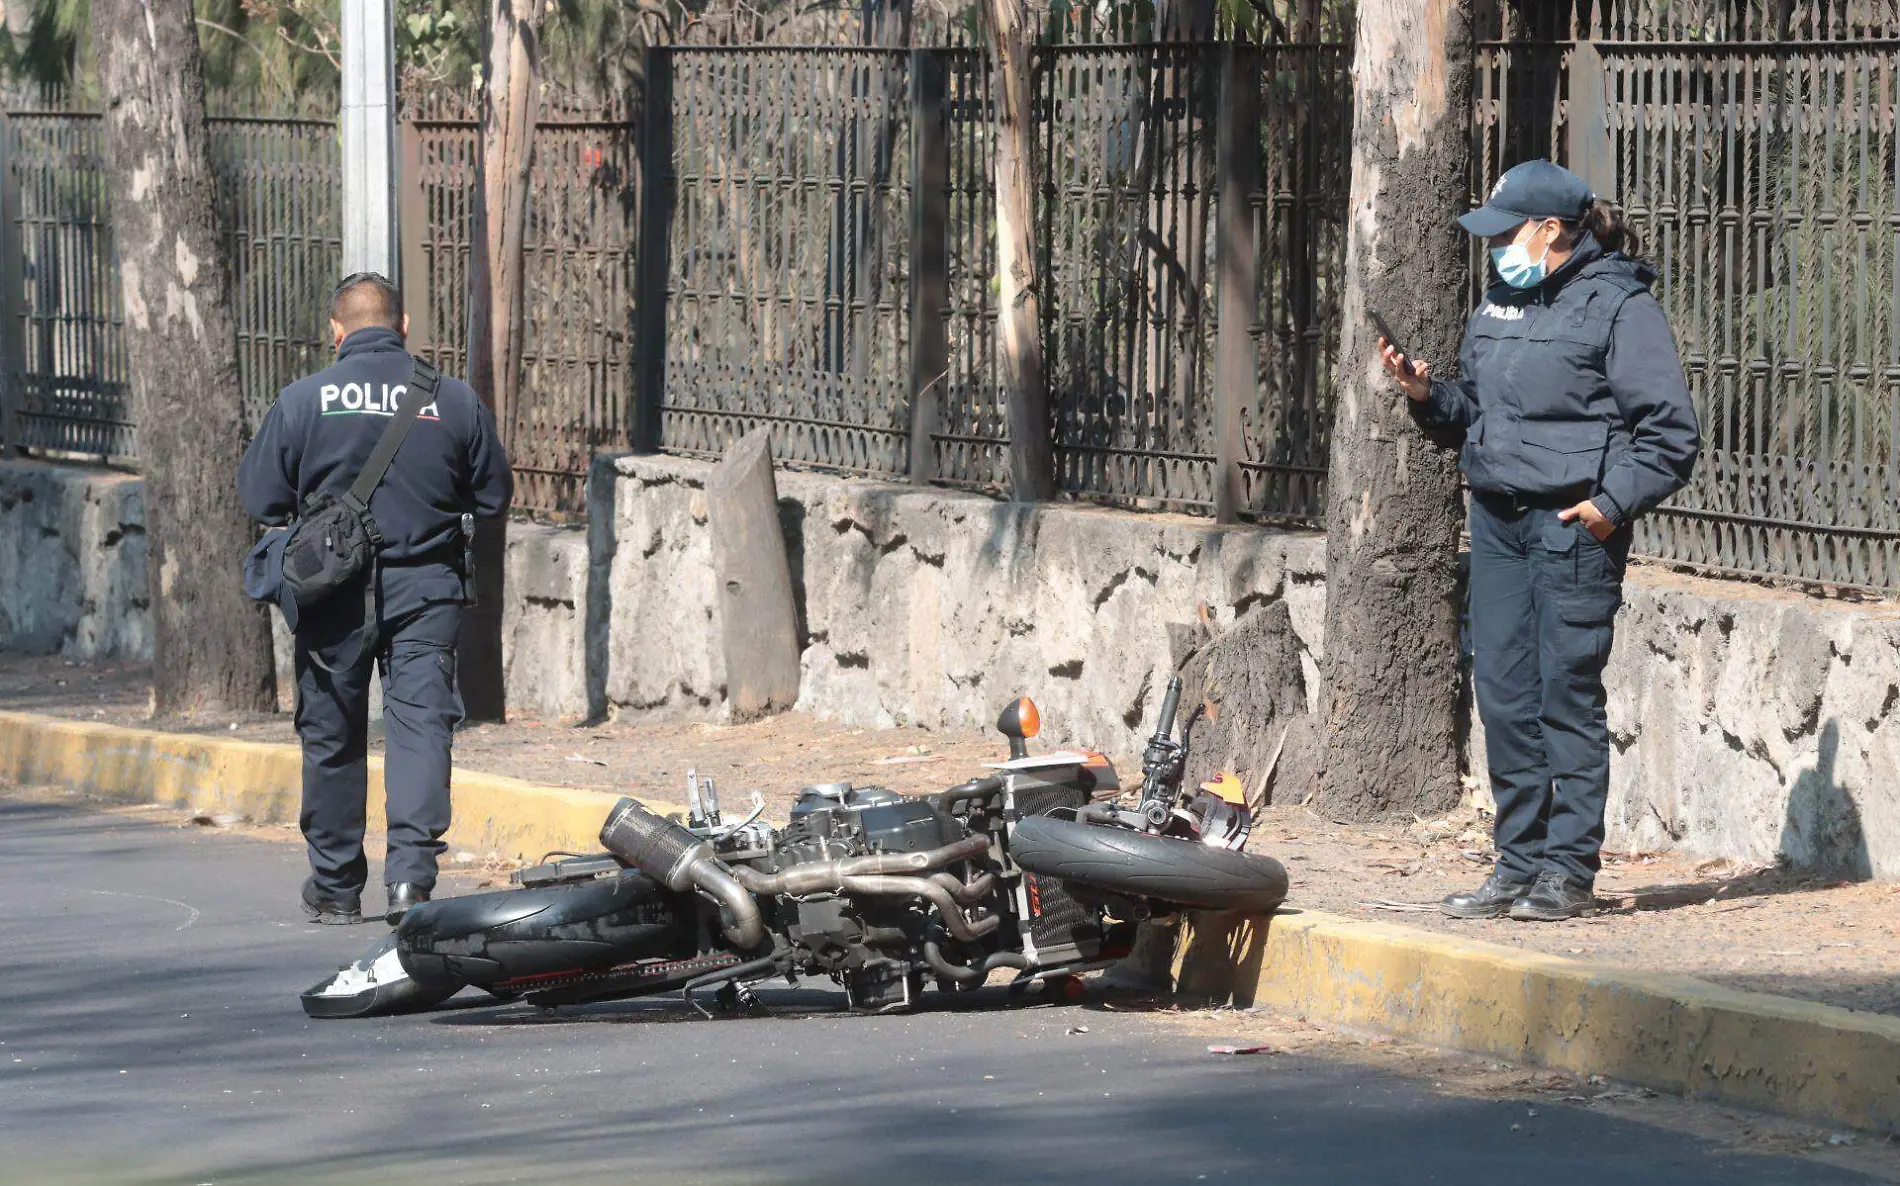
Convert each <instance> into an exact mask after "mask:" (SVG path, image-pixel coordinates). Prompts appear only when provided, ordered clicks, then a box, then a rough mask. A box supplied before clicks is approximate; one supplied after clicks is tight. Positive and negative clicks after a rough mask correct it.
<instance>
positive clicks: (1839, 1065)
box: [0, 712, 1900, 1134]
mask: <svg viewBox="0 0 1900 1186" xmlns="http://www.w3.org/2000/svg"><path fill="white" fill-rule="evenodd" d="M300 768H301V766H300V757H299V755H298V751H297V749H296V747H294V746H288V745H274V744H265V743H259V742H249V741H238V740H230V739H224V738H219V737H214V736H200V735H185V734H171V733H161V732H156V731H152V730H143V729H128V728H123V727H119V726H113V725H101V724H89V723H81V722H72V721H64V720H57V719H54V718H50V717H40V716H34V715H30V714H24V713H3V712H0V779H4V780H8V781H12V782H17V783H20V784H24V785H44V784H51V785H56V786H63V787H68V788H71V789H75V790H83V791H86V792H89V793H91V794H95V795H99V796H101V797H104V798H107V799H116V800H121V801H131V802H157V803H165V804H170V805H174V806H187V807H190V808H192V809H194V810H198V811H205V812H210V813H218V812H231V813H234V814H238V815H242V816H245V817H247V818H249V819H250V820H252V821H253V822H256V823H282V822H294V821H295V819H296V815H297V798H298V790H297V788H298V786H299V781H300ZM371 780H372V794H371V804H372V812H373V815H372V826H373V827H377V826H380V816H377V815H375V814H374V812H375V811H376V805H377V801H378V800H379V799H380V795H379V794H377V793H376V790H377V787H378V786H380V780H381V765H380V763H377V762H372V767H371ZM455 795H456V807H455V827H454V829H453V830H452V831H451V833H450V835H449V842H450V843H451V844H452V845H454V846H456V847H458V848H464V849H470V850H474V851H478V852H498V853H500V854H502V855H504V856H520V857H525V858H530V859H532V858H533V857H536V856H538V855H539V854H540V853H542V852H546V851H549V850H553V849H580V850H586V849H591V848H593V847H595V846H596V839H595V837H596V835H597V833H598V830H599V827H600V822H601V818H602V816H603V814H604V810H605V807H606V805H607V803H608V802H609V800H608V799H606V798H605V797H604V796H602V795H601V794H599V793H597V792H590V791H574V790H566V789H560V788H551V787H543V786H536V785H534V784H532V783H528V782H524V781H521V780H519V779H511V778H502V777H497V776H493V775H481V774H472V773H466V772H462V771H458V772H457V773H456V775H455ZM1195 924H1196V925H1194V926H1192V927H1191V928H1190V934H1189V935H1188V936H1187V941H1186V942H1185V943H1183V944H1182V945H1181V951H1180V955H1179V957H1178V963H1177V973H1178V979H1179V982H1180V987H1181V989H1182V991H1183V992H1184V993H1187V994H1190V995H1194V996H1200V997H1209V996H1212V997H1217V998H1222V999H1231V1000H1233V1001H1235V1002H1236V1003H1237V1004H1242V1005H1250V1004H1260V1005H1266V1006H1270V1007H1272V1008H1274V1009H1276V1010H1281V1011H1284V1012H1287V1013H1291V1014H1294V1015H1297V1016H1301V1017H1305V1018H1308V1019H1311V1020H1315V1021H1323V1022H1328V1023H1333V1024H1340V1025H1347V1026H1353V1027H1358V1028H1363V1029H1370V1030H1377V1031H1381V1032H1384V1033H1390V1034H1393V1035H1396V1036H1400V1037H1405V1038H1410V1039H1414V1040H1418V1041H1423V1042H1428V1043H1432V1044H1436V1045H1441V1046H1446V1047H1450V1048H1454V1049H1459V1050H1466V1051H1471V1052H1474V1053H1483V1054H1488V1055H1492V1056H1496V1057H1500V1058H1505V1059H1509V1060H1511V1061H1514V1062H1524V1063H1537V1064H1543V1065H1549V1066H1554V1067H1562V1068H1565V1069H1569V1070H1574V1071H1578V1072H1582V1073H1586V1074H1601V1075H1605V1076H1608V1077H1613V1078H1617V1079H1621V1080H1626V1081H1629V1082H1632V1083H1636V1084H1640V1085H1642V1086H1646V1087H1651V1088H1655V1089H1657V1090H1660V1091H1669V1092H1675V1093H1680V1094H1686V1095H1694V1096H1698V1097H1703V1098H1707V1099H1712V1100H1718V1101H1722V1102H1726V1103H1733V1104H1738V1105H1742V1106H1746V1107H1752V1108H1760V1109H1764V1110H1769V1111H1775V1112H1781V1113H1785V1114H1788V1115H1792V1116H1799V1117H1803V1118H1806V1119H1811V1120H1818V1121H1822V1122H1825V1123H1829V1124H1836V1125H1845V1126H1851V1127H1855V1128H1860V1129H1865V1130H1870V1131H1873V1132H1876V1133H1881V1134H1891V1133H1894V1132H1900V1018H1896V1017H1889V1016H1883V1015H1876V1014H1867V1013H1859V1012H1854V1011H1850V1010H1846V1009H1839V1008H1834V1007H1831V1006H1827V1005H1819V1004H1813V1003H1809V1002H1805V1001H1797V1000H1792V999H1789V998H1785V997H1778V996H1772V995H1768V994H1764V993H1752V992H1743V991H1738V990H1734V989H1728V988H1723V987H1721V986H1718V985H1714V984H1709V983H1707V982H1704V981H1700V980H1695V979H1692V978H1689V977H1682V976H1666V975H1657V974H1653V973H1645V972H1639V971H1629V970H1625V969H1621V968H1616V967H1611V966H1606V965H1594V964H1590V963H1586V962H1583V961H1578V960H1567V959H1559V958H1556V957H1553V956H1548V955H1541V954H1535V953H1528V952H1523V951H1518V950H1514V949H1512V948H1508V947H1503V946H1500V945H1496V944H1490V943H1480V942H1474V941H1471V940H1466V939H1459V938H1454V937H1447V936H1443V935H1435V934H1430V933H1427V932H1423V931H1418V930H1415V929H1412V928H1408V927H1401V926H1394V925H1390V924H1384V923H1376V922H1365V921H1359V920H1354V919H1348V918H1342V917H1337V916H1333V915H1327V914H1323V913H1320V912H1316V911H1299V910H1289V911H1284V912H1282V913H1281V914H1279V915H1276V916H1275V917H1273V918H1270V919H1248V918H1236V917H1229V916H1205V917H1201V918H1199V919H1196V920H1195Z"/></svg>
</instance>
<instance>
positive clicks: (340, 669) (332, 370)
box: [238, 272, 514, 925]
mask: <svg viewBox="0 0 1900 1186" xmlns="http://www.w3.org/2000/svg"><path fill="white" fill-rule="evenodd" d="M330 333H331V334H332V336H333V337H334V339H335V343H336V349H337V360H336V363H335V364H334V365H332V366H331V367H329V368H328V369H327V370H324V371H321V372H319V373H318V374H316V375H313V376H311V377H310V378H307V379H303V380H300V381H298V382H296V383H292V384H291V385H290V386H289V387H286V388H284V390H283V391H282V392H281V393H280V394H279V395H278V397H277V402H276V404H274V405H273V406H272V407H271V410H270V414H269V415H268V416H266V417H265V418H264V424H263V427H262V428H260V429H259V430H258V434H257V438H256V439H255V440H253V441H252V442H251V447H250V449H249V450H248V451H247V452H246V453H245V455H244V461H243V464H242V465H241V466H240V467H239V470H238V493H239V495H240V496H241V497H242V498H243V500H244V506H245V508H246V509H247V510H248V511H249V512H250V513H251V515H252V517H254V518H256V519H258V520H260V521H262V522H264V523H266V524H270V525H272V526H277V525H281V524H283V523H285V522H287V521H288V520H290V519H291V518H292V517H293V516H295V515H296V514H297V513H298V511H299V508H301V507H302V506H303V505H304V500H305V499H306V498H307V497H308V496H310V495H311V494H314V493H317V492H326V493H329V494H332V495H339V494H341V493H342V492H343V491H344V490H345V489H346V488H347V487H348V486H349V485H350V484H351V483H352V482H353V481H354V480H355V479H356V477H357V475H358V473H359V472H360V471H361V470H362V469H363V468H364V463H365V462H366V461H367V460H368V459H369V456H370V453H371V451H372V450H373V449H374V448H375V447H376V442H377V439H378V438H379V437H381V435H382V432H383V429H384V427H385V426H386V425H388V424H389V422H390V417H392V416H393V415H394V414H395V412H396V410H397V409H398V408H400V407H401V406H402V401H403V397H404V394H405V392H406V391H407V389H408V383H409V380H410V377H411V374H412V370H411V367H412V365H413V361H412V359H411V358H410V356H409V353H408V351H407V350H405V349H404V345H403V343H404V341H405V339H406V338H407V337H408V333H409V318H408V316H407V315H406V314H405V313H404V312H403V309H402V294H401V293H400V292H399V291H398V290H397V289H396V287H395V285H393V284H391V283H390V282H389V281H388V280H387V279H385V278H383V277H382V276H379V275H376V274H375V273H373V272H359V273H357V274H356V275H353V276H350V277H348V278H346V279H345V280H344V281H343V282H342V283H341V284H339V285H337V288H336V293H335V295H334V297H333V298H332V300H331V306H330ZM513 492H514V479H513V476H512V474H511V473H510V472H509V468H508V458H507V456H506V455H505V454H504V453H503V451H502V447H501V442H500V440H499V438H498V437H497V436H496V433H495V421H494V416H493V414H492V413H491V412H490V411H489V410H488V408H487V407H485V406H484V405H483V404H482V402H481V401H480V400H479V399H477V398H476V396H475V392H474V391H473V390H472V389H471V388H470V387H469V386H468V384H466V383H463V382H460V381H458V380H455V379H450V378H447V377H444V378H443V379H442V380H441V384H440V386H439V388H438V390H437V393H436V398H435V401H434V402H433V403H431V404H430V405H428V406H427V407H424V408H422V409H421V410H420V411H419V412H418V413H417V416H416V420H415V423H414V425H413V426H412V428H411V430H410V431H409V434H408V435H407V436H406V437H405V438H403V442H402V446H401V448H400V449H399V450H398V451H397V453H396V456H395V460H394V461H393V462H392V463H391V465H390V467H389V470H388V473H387V474H386V475H385V476H384V477H383V480H382V482H381V483H380V484H379V485H378V486H377V487H376V490H375V492H374V493H373V494H372V495H371V496H370V499H369V508H370V514H371V515H372V516H373V518H374V519H375V522H376V526H377V528H378V530H379V531H380V532H381V534H382V537H383V540H384V546H383V549H382V551H381V554H380V559H381V563H380V565H379V566H376V567H372V569H371V570H370V571H371V575H370V577H369V579H370V580H372V581H376V582H377V584H378V586H379V587H377V588H376V589H375V590H374V605H375V607H376V610H375V612H376V614H377V619H378V625H379V627H380V632H379V636H378V637H379V642H378V645H377V647H376V648H375V652H374V653H373V654H372V653H370V652H369V651H368V650H366V648H364V647H363V645H362V638H363V633H362V631H363V627H364V625H365V623H364V620H363V619H364V615H365V614H366V613H367V612H369V611H368V610H367V609H366V607H365V598H364V597H363V596H360V595H359V596H350V595H347V594H346V595H341V596H337V597H334V598H332V599H330V600H328V601H326V602H325V603H324V604H323V605H322V606H321V607H320V608H319V609H318V611H317V612H315V613H310V612H305V613H303V614H301V615H299V620H298V621H296V622H294V623H292V625H293V629H294V630H295V632H296V639H297V647H296V664H297V735H298V736H299V737H300V738H301V739H302V741H303V813H302V819H301V823H302V825H303V834H304V839H305V841H306V843H307V845H308V848H309V853H310V878H309V880H308V881H306V882H305V883H304V888H303V904H304V910H305V912H306V913H307V914H309V915H310V917H311V918H312V919H313V920H315V921H317V922H326V923H348V922H361V921H362V917H363V916H362V891H363V885H364V883H365V882H366V881H367V880H368V877H369V862H368V861H367V860H366V859H365V857H364V855H363V826H364V816H365V811H366V807H367V803H368V796H369V788H368V776H369V768H368V748H369V747H368V733H369V680H370V676H371V673H372V670H373V668H374V667H375V666H377V665H380V666H381V668H382V676H383V723H384V728H385V732H386V738H387V744H388V753H387V760H386V763H385V777H384V781H385V784H386V791H387V798H388V817H389V853H388V856H387V857H386V858H385V860H384V862H383V883H384V885H385V886H386V887H387V889H388V906H387V909H386V911H385V914H384V917H385V918H386V919H387V920H388V922H389V923H390V924H391V925H394V924H395V923H396V922H398V921H399V920H400V919H401V918H402V916H403V914H404V912H405V911H407V910H408V909H409V908H410V907H411V906H413V905H415V904H416V903H418V902H424V901H427V900H428V898H429V893H430V891H431V889H433V887H434V885H435V875H436V858H437V857H438V855H439V854H440V853H441V851H442V848H443V844H442V842H441V837H442V834H443V833H444V832H446V831H447V830H448V826H449V746H450V735H451V731H452V730H453V729H454V728H455V726H456V725H457V724H458V723H460V722H461V719H462V702H461V697H460V696H459V695H458V693H457V691H456V687H455V636H456V631H457V628H458V627H459V625H460V623H461V619H462V607H463V606H464V605H465V604H467V603H468V601H469V600H470V597H471V594H472V591H473V590H472V586H471V584H470V581H471V574H470V573H469V572H468V571H467V570H466V568H467V566H466V562H465V560H464V555H465V544H466V540H465V538H464V530H465V528H464V520H465V516H470V515H473V516H477V517H481V518H492V517H494V516H498V515H501V514H503V513H505V512H506V511H507V509H508V501H509V499H510V497H511V496H512V495H513ZM378 574H380V575H378Z"/></svg>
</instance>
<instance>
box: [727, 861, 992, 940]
mask: <svg viewBox="0 0 1900 1186" xmlns="http://www.w3.org/2000/svg"><path fill="white" fill-rule="evenodd" d="M859 859H860V860H866V859H869V858H859ZM853 863H854V862H852V861H826V862H825V864H824V866H823V867H822V868H826V869H834V870H835V866H838V865H850V864H853ZM806 871H807V870H806V868H805V867H800V868H797V869H792V870H789V871H787V872H785V873H779V874H776V875H774V874H767V873H760V872H759V871H758V870H756V869H745V868H739V869H734V870H733V871H732V876H733V878H734V879H735V880H737V881H738V882H739V883H740V884H742V885H744V886H745V888H746V889H749V890H751V891H752V892H753V893H755V894H757V895H759V896H760V897H775V896H777V895H779V894H783V893H792V894H820V893H846V894H863V895H865V896H867V897H876V896H882V897H895V898H922V899H923V900H924V901H926V902H929V903H930V904H931V905H932V906H935V907H936V908H937V913H939V914H941V915H942V916H943V925H944V927H945V929H947V930H948V931H949V932H950V933H951V934H952V935H955V936H956V937H957V938H959V939H980V938H982V937H983V936H984V935H987V934H989V933H990V932H991V931H993V930H995V929H996V928H997V927H998V926H1000V925H1002V921H1003V920H1002V918H1001V917H999V916H998V915H994V914H989V915H985V916H983V917H982V918H979V919H977V920H976V921H975V922H971V921H970V920H969V919H967V918H965V917H963V910H962V908H961V906H960V905H959V904H958V902H957V900H956V898H955V897H954V896H953V895H952V894H951V892H950V891H949V890H948V889H946V888H944V887H943V886H941V885H939V884H937V883H936V882H934V881H931V880H929V879H927V878H923V877H899V876H893V875H889V874H876V873H861V874H853V873H845V874H836V873H835V871H834V874H833V875H832V876H830V877H828V878H825V879H822V880H821V879H817V878H801V877H799V876H798V875H799V874H803V873H805V872H806ZM788 883H790V884H791V888H789V889H788V888H786V887H787V884H788Z"/></svg>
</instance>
